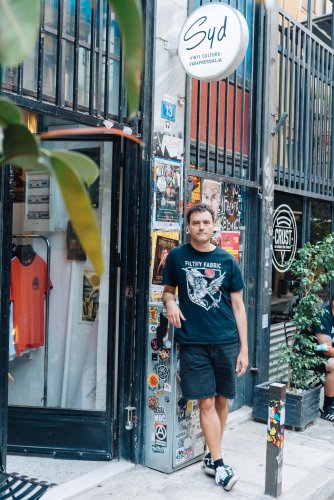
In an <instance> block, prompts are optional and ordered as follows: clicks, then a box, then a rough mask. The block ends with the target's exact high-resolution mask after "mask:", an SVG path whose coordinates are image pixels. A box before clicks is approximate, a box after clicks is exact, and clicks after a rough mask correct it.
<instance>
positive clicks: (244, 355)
mask: <svg viewBox="0 0 334 500" xmlns="http://www.w3.org/2000/svg"><path fill="white" fill-rule="evenodd" d="M230 297H231V304H232V310H233V314H234V317H235V320H236V322H237V328H238V334H239V340H240V352H239V356H238V359H237V366H236V372H237V374H238V377H239V376H240V375H244V373H246V370H247V367H248V341H247V317H246V310H245V305H244V302H243V300H242V290H239V291H238V292H231V293H230Z"/></svg>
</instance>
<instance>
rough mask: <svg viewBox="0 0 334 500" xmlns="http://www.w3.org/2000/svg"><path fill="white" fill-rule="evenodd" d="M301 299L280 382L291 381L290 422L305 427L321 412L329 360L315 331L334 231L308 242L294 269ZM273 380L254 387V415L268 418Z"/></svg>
mask: <svg viewBox="0 0 334 500" xmlns="http://www.w3.org/2000/svg"><path fill="white" fill-rule="evenodd" d="M290 271H291V274H292V275H293V276H294V278H295V280H294V282H293V284H294V289H295V293H296V296H297V300H295V304H294V307H293V313H292V318H291V323H292V325H293V327H294V328H293V330H292V333H291V334H290V337H289V338H287V341H286V345H284V346H280V354H279V360H280V363H281V364H282V365H285V366H287V373H285V374H284V376H283V379H282V380H278V381H280V382H282V381H283V382H284V383H286V384H287V399H286V425H287V426H290V427H293V428H298V429H303V428H305V426H307V425H308V424H310V423H311V422H313V421H314V420H315V418H316V416H317V415H318V412H319V402H320V389H321V386H322V383H323V382H324V379H325V372H324V370H321V367H324V366H325V365H326V359H325V358H323V357H321V356H320V355H319V352H318V349H319V346H318V343H317V340H316V338H315V336H314V334H313V331H314V327H315V326H316V325H317V324H319V323H320V319H319V318H320V317H321V314H322V313H323V309H322V300H321V298H320V296H321V292H322V291H323V289H324V287H325V286H326V285H328V284H329V282H330V281H331V280H333V279H334V233H333V234H329V235H327V236H326V237H325V238H323V239H322V240H321V241H319V242H318V243H315V244H311V243H306V244H305V245H304V246H303V248H301V249H300V250H299V251H298V257H297V259H296V260H295V261H294V262H293V264H292V266H291V268H290ZM268 394H269V383H268V382H266V383H264V384H259V385H258V386H255V388H254V401H253V417H254V418H255V419H256V420H260V421H265V422H266V421H267V415H268Z"/></svg>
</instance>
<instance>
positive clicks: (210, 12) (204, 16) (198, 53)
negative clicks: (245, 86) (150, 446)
mask: <svg viewBox="0 0 334 500" xmlns="http://www.w3.org/2000/svg"><path fill="white" fill-rule="evenodd" d="M248 40H249V31H248V26H247V22H246V19H245V18H244V16H243V15H242V14H241V13H240V12H239V11H238V10H236V9H234V8H233V7H231V6H230V5H225V4H223V3H210V4H206V5H203V6H202V7H199V8H198V9H196V10H195V11H194V12H193V13H192V14H191V15H190V16H189V17H188V19H187V20H186V22H185V24H184V26H183V28H182V30H181V34H180V37H179V45H178V55H179V59H180V61H181V64H182V66H183V68H184V69H185V71H186V72H187V73H188V75H190V76H192V77H193V78H197V79H198V80H207V81H217V80H222V79H223V78H226V77H227V76H229V75H231V74H232V73H233V71H235V70H236V69H237V67H238V66H239V64H240V63H241V62H242V60H243V58H244V57H245V55H246V51H247V46H248Z"/></svg>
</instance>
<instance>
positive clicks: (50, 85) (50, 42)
mask: <svg viewBox="0 0 334 500" xmlns="http://www.w3.org/2000/svg"><path fill="white" fill-rule="evenodd" d="M56 67H57V38H56V37H55V36H52V35H45V37H44V64H43V94H45V95H47V96H50V97H55V95H56Z"/></svg>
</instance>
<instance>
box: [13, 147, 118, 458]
mask: <svg viewBox="0 0 334 500" xmlns="http://www.w3.org/2000/svg"><path fill="white" fill-rule="evenodd" d="M46 147H47V148H48V149H61V150H67V151H77V152H80V153H84V154H86V155H88V156H89V157H90V158H92V159H93V160H94V161H95V162H96V163H97V165H98V166H99V168H100V176H99V178H98V180H97V181H96V182H95V183H94V184H93V185H92V186H91V187H90V188H89V195H90V198H91V203H92V206H93V208H94V211H95V214H96V218H97V221H98V224H99V226H100V231H101V238H102V248H103V255H104V268H105V270H104V274H103V276H102V277H101V278H99V276H98V275H97V274H96V272H95V271H94V269H93V267H92V265H91V263H90V262H89V260H88V259H87V256H86V255H85V253H84V251H83V249H82V247H81V245H80V243H79V241H78V239H77V237H76V234H75V232H74V230H73V227H72V224H71V221H70V220H69V219H68V215H67V213H66V211H65V209H64V206H63V202H62V199H61V196H60V193H59V190H58V188H57V185H56V183H55V182H54V181H55V179H53V178H49V177H48V176H47V175H46V174H45V173H43V172H35V171H34V172H28V171H27V172H25V173H23V172H22V171H19V170H16V171H15V181H14V200H13V245H12V262H11V325H10V329H9V373H10V377H9V381H8V398H9V405H10V416H11V418H10V433H9V436H10V440H9V442H10V444H11V447H12V449H15V450H18V449H20V448H21V447H22V446H24V447H25V448H26V447H28V448H29V447H31V449H32V450H34V451H38V450H39V451H40V449H41V448H43V449H44V448H45V447H46V448H47V449H49V450H53V453H56V454H57V453H58V454H59V453H71V452H79V453H81V452H82V450H85V453H87V454H88V455H87V456H90V455H91V454H92V453H93V454H94V453H104V454H105V455H106V456H107V458H110V456H111V442H112V439H111V436H112V434H111V421H112V419H111V414H112V400H113V396H112V393H113V385H114V384H113V382H112V380H113V375H112V374H113V369H114V359H115V350H114V347H113V346H114V345H115V342H114V339H115V337H116V336H117V332H116V327H115V314H114V312H115V310H116V309H115V305H116V303H117V301H118V299H117V274H116V265H117V264H116V262H115V259H116V255H117V248H118V234H117V217H118V214H117V213H115V211H113V210H112V204H114V203H115V200H114V198H115V197H117V193H118V191H119V185H118V184H119V161H118V144H117V145H115V143H114V142H111V141H108V142H105V141H104V142H102V141H97V140H94V139H92V138H90V140H82V139H81V140H78V141H74V140H70V139H69V140H66V141H64V140H62V141H59V140H58V141H48V142H47V144H46ZM111 228H114V230H112V229H111ZM115 228H116V230H115ZM110 374H111V375H112V376H111V377H110ZM19 421H20V424H19ZM19 425H20V427H21V429H20V430H18V426H19ZM28 435H29V437H28Z"/></svg>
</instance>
